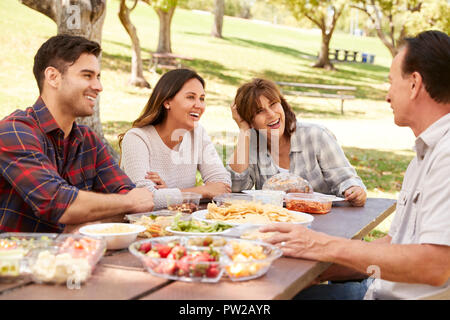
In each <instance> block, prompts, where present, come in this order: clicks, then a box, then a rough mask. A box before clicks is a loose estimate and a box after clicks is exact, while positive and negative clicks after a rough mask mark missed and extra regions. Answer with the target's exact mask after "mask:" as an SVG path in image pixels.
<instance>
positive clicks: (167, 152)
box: [120, 125, 231, 210]
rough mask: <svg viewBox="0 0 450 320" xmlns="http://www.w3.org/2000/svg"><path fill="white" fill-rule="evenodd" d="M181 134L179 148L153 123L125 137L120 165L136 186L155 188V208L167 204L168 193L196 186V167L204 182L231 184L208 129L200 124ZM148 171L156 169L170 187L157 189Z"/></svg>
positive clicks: (172, 193) (174, 194) (130, 131)
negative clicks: (173, 148)
mask: <svg viewBox="0 0 450 320" xmlns="http://www.w3.org/2000/svg"><path fill="white" fill-rule="evenodd" d="M180 135H183V141H182V142H181V143H180V144H179V145H177V148H176V150H172V149H170V148H169V147H167V145H166V144H165V143H164V142H163V141H162V139H161V137H160V136H159V134H158V132H157V131H156V129H155V127H154V126H152V125H149V126H146V127H143V128H133V129H131V130H129V131H128V132H127V133H126V134H125V136H124V138H123V141H122V159H121V162H120V167H121V168H122V169H123V170H124V171H125V173H126V174H127V175H128V176H129V177H130V179H131V180H132V181H133V182H134V183H135V184H136V186H138V187H147V188H148V189H149V190H150V191H152V192H153V198H154V202H155V210H157V209H161V208H165V207H167V200H166V197H167V196H168V195H173V196H179V195H180V189H185V188H192V187H194V186H195V181H196V180H195V178H196V173H197V169H198V170H199V171H200V173H201V176H202V178H203V181H204V182H225V183H227V184H229V185H230V186H231V178H230V173H229V172H228V171H227V170H226V169H225V168H224V166H223V164H222V161H221V159H220V157H219V155H218V154H217V152H216V149H215V148H214V145H213V143H212V142H211V139H210V138H209V136H208V134H207V132H206V130H205V129H204V128H203V127H202V126H201V125H197V127H196V128H195V129H194V130H192V131H181V133H180ZM174 140H176V139H174ZM148 171H154V172H157V173H158V174H159V176H160V177H161V179H162V180H163V181H164V182H165V183H166V185H167V188H166V189H159V190H158V189H156V188H155V183H153V181H151V180H149V179H145V176H146V174H147V172H148Z"/></svg>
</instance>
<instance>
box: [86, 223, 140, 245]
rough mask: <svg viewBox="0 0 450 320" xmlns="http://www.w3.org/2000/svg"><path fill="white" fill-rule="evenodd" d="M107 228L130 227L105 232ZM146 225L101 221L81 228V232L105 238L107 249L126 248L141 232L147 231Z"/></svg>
mask: <svg viewBox="0 0 450 320" xmlns="http://www.w3.org/2000/svg"><path fill="white" fill-rule="evenodd" d="M105 229H129V231H126V232H122V231H119V232H114V231H112V232H104V231H103V230H105ZM145 230H146V228H145V226H140V225H137V224H130V223H99V224H91V225H87V226H84V227H82V228H80V233H81V234H83V235H86V236H91V237H98V238H103V239H105V241H106V249H108V250H118V249H125V248H128V246H129V245H130V244H131V243H132V242H133V241H135V240H136V238H137V236H138V234H139V233H141V232H143V231H145Z"/></svg>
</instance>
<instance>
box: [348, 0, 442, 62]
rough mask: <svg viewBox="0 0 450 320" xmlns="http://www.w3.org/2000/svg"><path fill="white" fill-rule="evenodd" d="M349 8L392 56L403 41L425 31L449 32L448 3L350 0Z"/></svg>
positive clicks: (413, 0) (437, 1)
mask: <svg viewBox="0 0 450 320" xmlns="http://www.w3.org/2000/svg"><path fill="white" fill-rule="evenodd" d="M350 7H353V8H357V9H358V10H361V11H362V12H364V13H365V16H366V17H368V18H369V19H368V21H371V25H372V27H373V28H375V29H376V30H380V31H381V32H380V33H379V34H378V36H379V37H380V39H382V38H385V39H384V40H383V39H382V40H383V42H384V43H385V45H386V46H387V47H388V48H389V50H390V51H391V52H392V53H393V54H395V52H396V50H395V49H397V48H398V45H399V43H400V42H401V40H402V39H403V38H404V37H407V36H414V35H416V34H417V33H419V32H420V31H423V30H428V29H436V30H441V31H443V32H446V33H449V32H450V1H448V0H353V2H352V3H351V5H350Z"/></svg>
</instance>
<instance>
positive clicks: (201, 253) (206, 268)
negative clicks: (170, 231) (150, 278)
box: [130, 237, 223, 282]
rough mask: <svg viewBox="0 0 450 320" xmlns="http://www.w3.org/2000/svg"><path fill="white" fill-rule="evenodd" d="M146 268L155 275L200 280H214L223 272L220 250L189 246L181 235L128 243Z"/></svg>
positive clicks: (175, 278)
mask: <svg viewBox="0 0 450 320" xmlns="http://www.w3.org/2000/svg"><path fill="white" fill-rule="evenodd" d="M130 251H131V253H132V254H134V255H135V256H137V257H138V258H140V259H141V261H142V262H143V264H144V266H145V267H146V268H147V270H148V271H149V272H150V273H151V274H153V275H155V276H158V277H162V278H167V279H173V280H182V281H199V282H217V281H218V280H219V279H220V277H221V276H222V273H223V267H222V266H221V264H220V257H221V253H220V252H219V251H217V250H215V249H214V247H212V246H211V247H209V248H203V249H202V248H198V247H191V246H188V245H187V244H186V243H185V240H184V239H183V238H177V237H164V238H160V239H158V240H156V239H150V240H144V241H138V242H137V243H134V244H132V245H131V246H130Z"/></svg>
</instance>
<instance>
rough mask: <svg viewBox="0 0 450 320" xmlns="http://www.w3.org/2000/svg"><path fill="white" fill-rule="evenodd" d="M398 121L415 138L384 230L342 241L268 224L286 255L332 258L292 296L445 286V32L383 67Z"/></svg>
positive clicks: (439, 292)
mask: <svg viewBox="0 0 450 320" xmlns="http://www.w3.org/2000/svg"><path fill="white" fill-rule="evenodd" d="M389 82H390V89H389V92H388V94H387V97H386V100H387V102H389V103H390V104H391V108H392V110H393V112H394V121H395V123H396V124H397V125H398V126H408V127H410V128H411V129H412V130H413V132H414V135H415V136H416V137H417V139H416V141H415V151H416V157H415V158H414V159H413V160H412V161H411V163H410V164H409V166H408V169H407V171H406V173H405V177H404V181H403V185H402V189H401V192H400V195H399V199H398V201H397V210H396V214H395V217H394V220H393V221H392V225H391V228H390V230H389V233H388V235H386V236H385V237H383V238H381V239H377V240H375V241H373V242H370V243H368V242H364V241H359V240H348V239H343V238H339V237H333V236H329V235H326V234H324V233H320V232H315V231H312V230H310V229H306V228H304V227H301V226H295V225H286V224H285V225H272V226H266V227H264V228H262V230H261V231H265V232H268V231H279V232H280V234H278V235H276V236H274V237H273V238H272V239H270V242H271V243H273V244H277V245H280V246H281V248H282V250H283V252H284V254H285V255H286V256H291V257H298V258H305V259H311V260H318V261H326V262H332V263H334V264H333V265H332V266H331V267H330V268H329V269H328V270H327V271H325V272H324V273H323V274H322V275H320V276H319V279H317V280H318V281H319V282H321V281H326V280H349V279H364V278H367V277H368V275H369V273H370V274H371V273H372V272H373V271H374V270H375V271H376V270H378V272H377V273H378V274H377V276H379V277H378V278H376V279H374V278H373V277H372V278H367V279H365V280H363V281H361V282H356V281H355V282H345V283H333V284H328V285H314V286H311V287H309V288H307V289H305V290H303V291H301V292H300V293H299V294H298V295H297V296H296V297H295V298H296V299H363V298H364V299H420V298H425V297H433V296H434V297H436V296H444V295H446V296H448V295H449V292H450V280H449V277H450V188H449V186H450V114H449V113H450V37H449V36H448V35H447V34H445V33H442V32H439V31H425V32H422V33H420V34H419V35H417V36H416V37H414V38H407V39H405V45H404V46H403V47H401V49H400V51H399V53H398V54H397V55H396V56H395V57H394V60H393V61H392V66H391V69H390V73H389Z"/></svg>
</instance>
